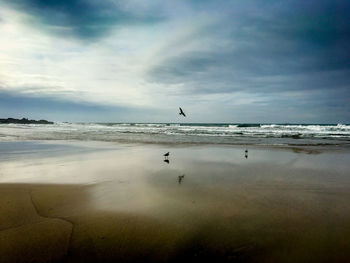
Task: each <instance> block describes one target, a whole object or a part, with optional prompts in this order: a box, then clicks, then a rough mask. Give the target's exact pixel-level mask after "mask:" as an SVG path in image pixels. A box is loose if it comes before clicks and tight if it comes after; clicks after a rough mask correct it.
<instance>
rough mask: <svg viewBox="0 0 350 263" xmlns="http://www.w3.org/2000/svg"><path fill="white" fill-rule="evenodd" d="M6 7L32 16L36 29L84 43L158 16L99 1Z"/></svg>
mask: <svg viewBox="0 0 350 263" xmlns="http://www.w3.org/2000/svg"><path fill="white" fill-rule="evenodd" d="M0 2H3V3H4V4H7V5H8V6H10V7H12V8H14V9H16V10H20V11H22V12H24V13H26V14H29V15H31V16H32V18H33V19H34V20H35V21H36V22H39V24H36V25H33V26H36V27H39V28H42V29H44V30H47V31H48V32H50V33H56V34H64V35H68V34H71V35H73V36H75V37H78V38H81V39H93V38H97V37H100V36H102V35H104V34H105V33H107V32H108V31H109V30H111V28H113V27H114V26H117V25H126V24H143V23H145V24H147V23H153V22H156V21H158V20H159V19H160V17H159V16H155V15H151V14H145V13H143V14H142V13H140V12H132V10H131V9H130V8H128V9H126V8H124V7H125V5H123V1H118V2H117V1H114V2H113V1H98V0H11V1H3V0H0Z"/></svg>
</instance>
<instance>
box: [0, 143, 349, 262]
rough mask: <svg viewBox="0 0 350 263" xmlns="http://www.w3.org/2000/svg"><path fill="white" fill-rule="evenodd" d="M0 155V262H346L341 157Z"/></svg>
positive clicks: (44, 147) (275, 151)
mask: <svg viewBox="0 0 350 263" xmlns="http://www.w3.org/2000/svg"><path fill="white" fill-rule="evenodd" d="M0 146H1V151H0V195H1V196H0V204H1V205H0V209H1V211H0V256H1V262H115V261H118V260H119V261H122V262H139V261H142V262H148V261H149V262H164V261H169V262H179V261H183V260H185V259H187V260H191V261H198V262H199V261H209V260H211V261H221V262H348V261H349V258H350V252H349V251H350V230H349V227H348V226H349V225H350V177H349V176H348V163H349V161H350V151H349V149H348V148H346V147H333V148H324V147H311V146H309V147H289V148H286V147H258V146H250V147H248V156H247V158H246V157H245V149H246V147H245V146H232V145H190V144H189V145H164V144H159V145H156V144H121V143H111V142H77V141H23V142H22V141H12V142H0ZM167 151H169V152H170V156H169V163H166V162H164V160H163V154H164V153H165V152H167ZM179 176H180V177H181V176H182V179H180V178H179Z"/></svg>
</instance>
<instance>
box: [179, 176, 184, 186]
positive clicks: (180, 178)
mask: <svg viewBox="0 0 350 263" xmlns="http://www.w3.org/2000/svg"><path fill="white" fill-rule="evenodd" d="M184 177H185V175H184V174H183V175H179V177H178V182H179V184H181V183H182V180H183V179H184Z"/></svg>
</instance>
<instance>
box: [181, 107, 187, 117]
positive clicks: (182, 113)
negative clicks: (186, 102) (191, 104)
mask: <svg viewBox="0 0 350 263" xmlns="http://www.w3.org/2000/svg"><path fill="white" fill-rule="evenodd" d="M179 109H180V112H179V115H183V116H184V117H186V114H185V113H184V112H183V110H182V109H181V108H180V107H179Z"/></svg>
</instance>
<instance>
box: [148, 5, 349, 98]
mask: <svg viewBox="0 0 350 263" xmlns="http://www.w3.org/2000/svg"><path fill="white" fill-rule="evenodd" d="M237 2H240V3H237ZM237 2H236V3H233V2H228V1H226V2H220V3H221V5H217V6H214V5H213V4H212V3H210V2H207V1H204V2H198V1H192V3H193V4H195V6H196V7H197V8H198V7H199V8H201V10H205V9H207V8H209V7H210V8H211V10H212V12H215V11H217V12H218V13H220V14H221V17H222V18H221V19H219V20H218V21H216V24H215V26H213V27H212V29H211V31H209V32H207V33H206V34H207V37H208V36H211V37H212V39H216V43H215V45H213V46H212V47H211V46H208V50H206V51H196V50H193V51H189V52H184V53H181V54H180V55H177V56H174V57H167V58H166V59H164V60H163V61H162V62H161V63H159V64H158V65H155V66H154V67H153V68H152V69H151V70H150V71H149V77H150V79H151V80H152V81H155V82H163V83H182V84H185V92H192V93H194V92H195V93H226V92H232V91H240V90H245V91H248V92H256V91H257V90H261V91H264V92H282V91H288V90H312V89H328V90H336V89H338V88H339V89H340V88H344V86H348V85H349V81H350V77H349V76H350V75H349V72H350V52H349V50H350V16H349V13H350V2H346V1H283V2H281V1H278V2H277V1H265V2H264V3H263V2H261V1H256V2H254V3H255V4H253V3H252V2H249V3H248V2H245V3H242V2H241V1H237ZM196 37H197V36H196ZM184 44H185V43H184ZM204 44H205V43H203V45H204ZM209 45H210V44H209Z"/></svg>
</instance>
